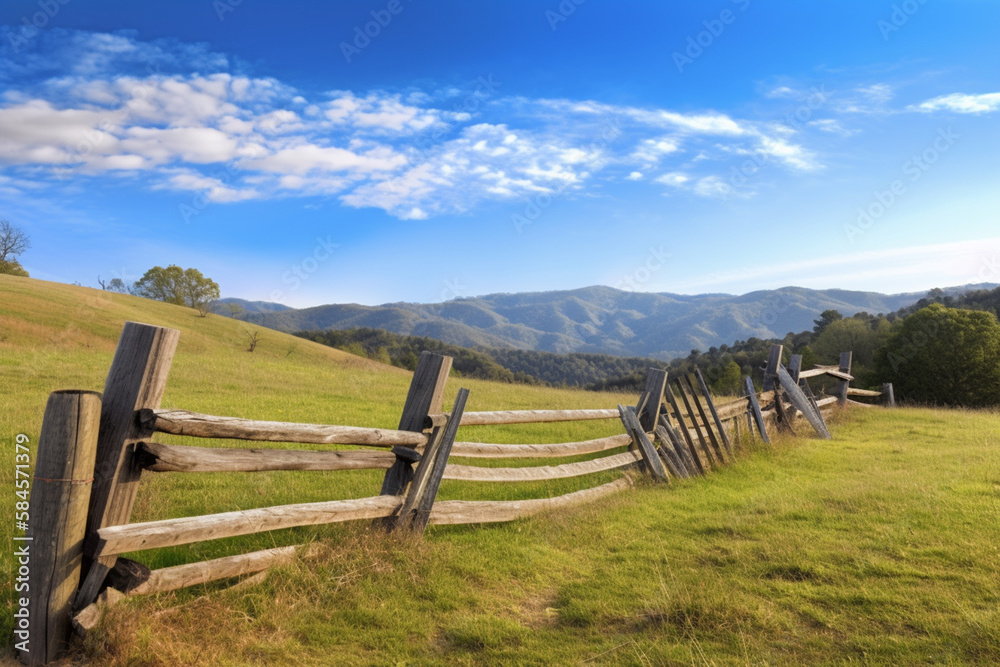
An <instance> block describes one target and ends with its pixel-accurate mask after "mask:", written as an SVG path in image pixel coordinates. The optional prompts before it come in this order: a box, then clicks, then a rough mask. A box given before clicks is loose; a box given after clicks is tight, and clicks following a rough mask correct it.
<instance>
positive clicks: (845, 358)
mask: <svg viewBox="0 0 1000 667" xmlns="http://www.w3.org/2000/svg"><path fill="white" fill-rule="evenodd" d="M852 356H853V352H841V353H840V372H841V373H848V374H850V372H851V357H852ZM850 384H851V381H850V380H841V381H840V384H839V385H837V405H847V387H848V386H849V385H850Z"/></svg>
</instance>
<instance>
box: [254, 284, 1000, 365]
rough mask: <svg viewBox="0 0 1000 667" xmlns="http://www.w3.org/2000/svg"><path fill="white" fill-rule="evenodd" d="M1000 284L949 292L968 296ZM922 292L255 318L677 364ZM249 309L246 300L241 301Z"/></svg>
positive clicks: (482, 303) (796, 290)
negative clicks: (825, 315) (823, 316)
mask: <svg viewBox="0 0 1000 667" xmlns="http://www.w3.org/2000/svg"><path fill="white" fill-rule="evenodd" d="M983 287H995V285H967V286H963V287H953V288H948V289H946V290H944V292H945V293H946V294H959V293H962V292H965V291H967V290H969V289H975V288H983ZM922 296H924V294H923V293H908V294H881V293H878V292H856V291H850V290H840V289H828V290H813V289H806V288H803V287H783V288H781V289H777V290H761V291H756V292H750V293H748V294H743V295H739V296H733V295H730V294H699V295H693V296H692V295H683V294H666V293H664V294H656V293H640V292H625V291H621V290H616V289H613V288H610V287H603V286H594V287H584V288H581V289H575V290H567V291H555V292H529V293H521V294H491V295H487V296H481V297H475V298H460V299H455V300H452V301H447V302H444V303H432V304H418V303H403V302H400V303H388V304H384V305H381V306H362V305H358V304H331V305H326V306H315V307H312V308H302V309H286V310H279V309H277V308H275V309H271V310H267V309H264V308H261V307H260V306H259V305H258V306H257V307H256V308H254V309H251V308H249V307H248V308H247V315H246V317H247V319H248V320H249V321H251V322H254V323H256V324H260V325H262V326H265V327H269V328H272V329H277V330H279V331H287V332H291V331H304V330H321V329H353V328H358V327H369V328H374V329H384V330H386V331H391V332H393V333H398V334H406V335H413V336H426V337H429V338H435V339H438V340H441V341H444V342H446V343H451V344H454V345H462V346H465V347H474V346H485V347H494V348H515V349H527V350H540V351H547V352H559V353H567V352H592V353H601V354H615V355H622V356H638V357H652V358H656V359H673V358H676V357H680V356H685V355H687V354H688V353H689V352H690V351H691V350H692V349H698V350H701V351H704V350H707V349H709V348H710V347H712V346H718V345H722V344H731V343H733V342H734V341H737V340H746V339H747V338H751V337H757V338H762V339H766V338H780V337H782V336H784V335H785V334H786V333H788V332H789V331H803V330H807V329H811V328H812V327H813V320H814V319H816V318H817V317H818V316H819V314H820V313H822V312H823V311H824V310H830V309H833V310H838V311H840V313H841V314H843V315H847V316H849V315H853V314H854V313H857V312H860V311H867V312H870V313H888V312H892V311H895V310H897V309H899V308H901V307H904V306H907V305H910V304H912V303H914V302H915V301H917V300H918V299H919V298H921V297H922ZM240 303H243V302H240Z"/></svg>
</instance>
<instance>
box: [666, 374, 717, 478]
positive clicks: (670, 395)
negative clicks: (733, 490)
mask: <svg viewBox="0 0 1000 667" xmlns="http://www.w3.org/2000/svg"><path fill="white" fill-rule="evenodd" d="M663 391H664V395H665V396H666V398H667V402H668V403H670V407H672V408H673V409H674V416H675V417H677V425H678V426H679V427H680V432H681V436H682V437H683V438H684V442H685V443H687V446H688V453H689V455H690V458H691V459H692V461H693V463H694V466H695V468H697V469H698V472H699V473H700V474H702V475H704V474H705V473H706V472H707V469H706V467H705V464H704V463H703V462H702V460H701V456H699V455H698V450H697V448H696V447H695V446H694V440H692V439H691V432H690V431H689V430H688V427H687V424H685V423H684V417H683V416H682V415H681V409H680V406H679V405H678V404H677V399H676V398H674V392H673V391H672V390H671V389H670V383H667V385H666V386H665V387H664V388H663ZM668 424H669V422H668Z"/></svg>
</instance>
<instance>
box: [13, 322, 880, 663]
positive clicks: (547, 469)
mask: <svg viewBox="0 0 1000 667" xmlns="http://www.w3.org/2000/svg"><path fill="white" fill-rule="evenodd" d="M179 335H180V333H179V332H178V331H176V330H173V329H167V328H164V327H157V326H151V325H147V324H139V323H135V322H128V323H126V325H125V328H124V330H123V331H122V335H121V338H120V340H119V342H118V348H117V350H116V352H115V356H114V360H113V361H112V364H111V368H110V370H109V372H108V377H107V381H106V383H105V387H104V392H103V394H99V393H97V392H93V391H59V392H55V393H53V394H52V395H51V396H50V397H49V400H48V404H47V406H46V410H45V416H44V420H43V424H42V431H41V434H40V437H39V444H38V453H37V457H36V462H37V463H36V470H35V479H36V480H37V481H39V482H41V483H39V484H37V485H36V486H35V489H34V490H33V492H32V495H31V499H30V508H29V511H30V515H31V517H32V521H31V523H30V526H31V527H30V529H29V533H28V535H27V537H28V538H30V539H31V540H33V542H32V544H33V548H34V550H35V551H34V554H33V558H32V565H33V576H34V578H35V580H36V581H38V582H39V583H38V584H37V585H33V586H32V588H31V591H30V597H29V598H28V606H27V609H28V617H29V618H30V619H31V620H30V627H31V629H32V635H33V636H32V638H31V643H30V650H29V651H21V652H20V657H21V659H22V661H23V662H25V663H26V664H29V665H41V664H46V663H47V662H49V661H51V660H53V659H55V658H56V657H58V654H59V652H60V651H62V650H63V649H64V648H65V647H66V645H67V642H68V640H69V637H70V633H71V631H72V629H76V630H77V632H79V633H81V634H85V633H86V632H87V631H88V630H89V629H90V628H92V627H94V625H95V624H96V622H97V620H98V619H99V616H100V613H101V610H102V609H103V608H104V607H105V606H107V605H109V604H113V603H114V602H116V601H117V600H119V599H121V598H123V597H124V596H126V595H137V594H148V593H159V592H165V591H171V590H176V589H180V588H184V587H187V586H192V585H195V584H201V583H206V582H210V581H214V580H219V579H228V578H234V577H239V576H243V575H247V574H254V573H263V571H265V570H267V569H268V568H270V567H271V566H273V565H276V564H279V563H282V562H287V561H289V560H291V559H293V558H294V557H295V555H296V553H297V550H298V549H299V547H296V546H289V547H280V548H273V549H265V550H262V551H256V552H253V553H247V554H238V555H233V556H227V557H223V558H216V559H213V560H209V561H203V562H199V563H190V564H185V565H177V566H173V567H166V568H161V569H156V570H152V571H150V570H149V569H148V568H146V567H145V566H143V565H141V564H138V563H136V562H134V561H130V560H128V559H125V558H122V557H121V555H122V554H125V553H130V552H135V551H141V550H147V549H157V548H162V547H171V546H176V545H183V544H190V543H194V542H199V541H203V540H212V539H219V538H225V537H233V536H238V535H248V534H253V533H260V532H264V531H272V530H279V529H283V528H292V527H297V526H309V525H322V524H331V523H337V522H344V521H356V520H377V521H379V522H381V523H382V525H384V527H385V528H386V529H387V530H408V531H412V532H416V533H422V532H423V531H424V530H425V528H426V526H427V525H428V524H469V523H489V522H499V521H511V520H514V519H518V518H522V517H527V516H531V515H533V514H538V513H540V512H544V511H549V510H554V509H559V508H563V507H568V506H572V505H576V504H580V503H584V502H588V501H591V500H594V499H596V498H599V497H602V496H605V495H607V494H610V493H614V492H616V491H619V490H621V489H624V488H627V487H628V486H630V484H631V481H630V478H629V477H627V476H623V477H621V478H619V479H616V480H615V481H612V482H608V483H605V484H601V485H599V486H595V487H591V488H586V489H583V490H580V491H575V492H573V493H568V494H565V495H560V496H556V497H552V498H537V499H530V500H517V501H482V500H479V501H467V500H443V501H436V498H437V494H438V489H439V486H440V484H441V481H442V480H465V481H472V482H529V481H540V480H553V479H560V478H568V477H577V476H582V475H589V474H592V473H595V472H601V471H610V470H619V469H620V470H625V469H629V468H638V469H640V470H642V471H643V472H644V473H645V474H648V475H650V476H651V477H652V478H654V479H656V480H658V481H661V482H665V483H669V482H670V481H671V480H673V479H682V478H687V477H691V476H694V475H704V474H707V473H709V472H710V471H711V470H712V469H714V468H717V467H719V466H722V465H726V464H729V463H731V462H732V461H733V460H734V443H737V444H738V442H739V437H740V434H741V431H742V427H741V423H742V421H743V419H744V418H746V419H747V422H746V423H747V429H749V431H750V432H753V431H754V430H756V432H757V433H758V434H759V435H760V436H761V437H762V438H763V439H764V440H765V441H768V442H770V440H769V436H768V430H769V426H770V428H771V429H772V430H773V429H774V428H775V427H777V428H781V429H793V428H794V426H793V424H794V422H795V419H796V415H797V414H801V415H803V416H804V417H805V418H806V420H807V421H808V422H809V424H810V425H812V426H813V428H815V430H816V431H817V433H819V434H820V435H821V436H822V437H827V438H828V437H830V434H829V431H828V430H827V429H826V425H825V422H824V419H823V412H824V411H828V410H829V409H831V408H832V407H833V406H834V404H836V403H839V404H846V403H848V402H852V401H850V399H848V398H847V397H848V396H858V397H862V396H864V397H872V396H874V395H875V394H878V395H879V396H882V395H883V393H885V395H886V396H887V397H888V400H889V401H890V402H891V396H892V391H891V386H890V387H887V388H886V390H885V392H865V391H862V390H857V389H852V388H850V387H849V383H850V381H851V380H852V379H853V378H852V377H851V375H850V353H845V355H843V356H842V357H841V363H840V366H839V367H837V368H833V367H829V368H828V367H820V368H818V369H815V370H807V371H801V370H799V365H800V364H801V357H797V356H792V358H791V362H790V364H789V367H788V368H787V369H786V368H784V367H783V366H782V365H781V364H780V360H781V353H782V350H781V346H775V347H774V349H772V351H771V357H770V360H769V363H768V366H767V368H766V369H765V379H764V387H763V391H761V392H757V391H756V390H755V388H754V386H753V384H752V382H751V380H750V378H749V377H747V378H746V386H747V396H746V397H745V398H743V399H739V400H737V401H734V402H732V403H728V404H726V405H722V406H719V407H716V406H715V404H714V402H713V399H712V396H711V392H710V391H709V389H708V387H707V385H706V383H705V380H704V378H703V377H702V375H701V373H700V372H695V373H694V374H693V375H692V376H690V377H688V376H679V377H674V378H671V379H670V381H668V378H667V372H666V371H665V370H660V369H650V371H649V373H648V375H647V378H646V385H645V389H644V391H643V392H642V393H641V394H640V395H639V397H638V400H637V401H636V405H635V406H624V405H618V406H617V408H613V409H599V410H506V411H493V412H467V411H465V405H466V402H467V399H468V396H469V391H468V390H467V389H460V390H459V392H458V395H457V398H456V399H455V402H454V405H453V407H452V409H451V411H450V412H444V410H443V397H444V390H445V384H446V382H447V379H448V374H449V371H450V370H451V362H452V360H451V358H450V357H446V356H442V355H437V354H432V353H429V352H424V353H423V354H422V355H421V357H420V360H419V363H418V365H417V368H416V370H415V372H414V375H413V380H412V382H411V384H410V388H409V392H408V394H407V397H406V402H405V404H404V406H403V409H402V414H401V417H400V420H399V425H398V427H397V428H396V429H382V428H364V427H356V426H334V425H321V424H295V423H286V422H273V421H256V420H250V419H240V418H235V417H220V416H214V415H204V414H198V413H194V412H188V411H185V410H175V409H170V410H167V409H161V408H160V401H161V398H162V396H163V391H164V387H165V385H166V380H167V375H168V372H169V368H170V364H171V361H172V359H173V355H174V351H175V349H176V346H177V341H178V338H179ZM820 374H826V375H831V376H833V377H835V378H837V379H838V380H839V382H840V385H839V393H838V395H836V396H833V397H830V398H822V399H819V400H817V399H816V398H815V396H813V394H812V392H811V390H810V389H809V385H808V383H807V382H806V378H809V377H813V376H816V375H820ZM608 419H616V420H620V422H621V424H622V426H623V430H624V433H622V434H620V435H612V436H608V437H603V438H597V439H593V440H585V441H579V442H561V443H553V444H520V445H518V444H494V443H480V442H460V441H456V436H457V433H458V429H459V426H474V425H487V424H525V423H538V422H561V421H577V420H608ZM727 423H729V425H728V426H727ZM156 433H165V434H172V435H179V436H192V437H199V438H224V439H239V440H246V441H251V442H253V441H257V442H281V443H310V444H324V445H359V446H362V447H365V448H368V449H357V450H353V449H352V450H346V449H338V450H336V451H332V450H331V451H315V450H284V449H239V448H218V447H216V448H212V447H194V446H187V445H172V444H165V443H162V442H154V441H153V440H152V437H153V436H154V434H156ZM612 450H622V451H619V452H618V453H607V454H605V453H606V452H612ZM591 454H602V456H599V457H597V458H591V459H589V460H584V461H575V462H571V463H562V464H556V465H543V466H529V467H509V468H506V467H484V466H475V465H457V464H454V463H449V457H450V456H456V457H462V458H470V459H476V458H484V459H503V458H510V459H526V458H545V459H553V458H554V459H558V458H564V457H579V456H581V455H591ZM359 469H382V470H385V474H384V478H383V482H382V487H381V490H380V492H379V495H375V496H371V497H367V498H357V499H349V500H332V501H326V502H313V503H300V504H293V505H282V506H276V507H265V508H258V509H248V510H242V511H236V512H223V513H219V514H209V515H204V516H194V517H183V518H176V519H165V520H160V521H148V522H141V523H131V522H130V520H131V515H132V508H133V504H134V502H135V498H136V492H137V490H138V486H139V480H140V478H141V476H142V475H143V473H144V472H170V473H185V472H260V471H276V470H316V471H320V470H322V471H336V470H359Z"/></svg>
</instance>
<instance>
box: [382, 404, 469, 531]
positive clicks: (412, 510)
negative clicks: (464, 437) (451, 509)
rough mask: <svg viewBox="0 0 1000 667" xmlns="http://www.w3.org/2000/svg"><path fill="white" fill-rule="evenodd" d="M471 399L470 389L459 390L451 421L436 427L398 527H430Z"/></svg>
mask: <svg viewBox="0 0 1000 667" xmlns="http://www.w3.org/2000/svg"><path fill="white" fill-rule="evenodd" d="M468 398H469V390H468V389H459V390H458V396H457V397H456V398H455V405H454V407H452V409H451V415H450V416H449V417H448V423H447V424H446V425H445V426H443V427H441V426H439V427H437V428H435V429H434V431H435V433H434V437H433V438H432V439H431V441H430V442H428V443H427V448H426V449H425V450H424V456H423V458H422V459H420V463H419V464H418V465H417V471H416V474H415V475H414V476H413V483H412V484H411V485H410V489H409V492H408V493H407V494H406V500H404V501H403V505H402V507H400V510H399V514H398V515H397V516H396V522H395V526H402V527H406V528H409V529H410V530H411V531H412V532H414V533H423V532H424V530H425V529H426V528H427V521H428V520H429V519H430V516H431V510H432V509H433V507H434V499H435V498H437V492H438V489H439V488H440V486H441V478H442V477H443V476H444V469H445V468H446V467H447V465H448V457H449V456H450V455H451V446H452V445H453V444H454V442H455V436H456V435H457V434H458V427H459V425H460V424H461V423H462V413H463V412H464V411H465V402H466V400H468Z"/></svg>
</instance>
